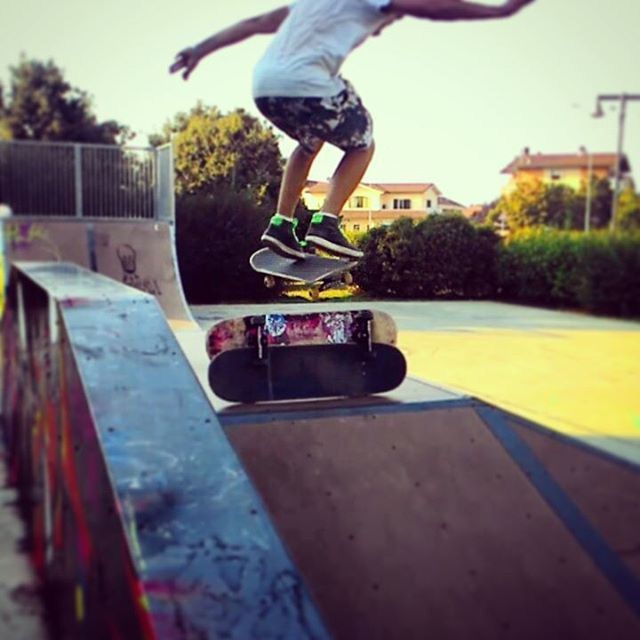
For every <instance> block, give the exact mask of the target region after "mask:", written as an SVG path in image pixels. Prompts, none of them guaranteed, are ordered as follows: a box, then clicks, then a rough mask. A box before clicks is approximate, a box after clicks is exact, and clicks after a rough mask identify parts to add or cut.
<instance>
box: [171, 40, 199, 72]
mask: <svg viewBox="0 0 640 640" xmlns="http://www.w3.org/2000/svg"><path fill="white" fill-rule="evenodd" d="M200 60H201V57H200V55H199V54H198V51H197V47H187V48H186V49H183V50H182V51H180V52H179V53H177V54H176V59H175V62H174V63H173V64H172V65H171V66H170V67H169V73H176V72H177V71H180V70H182V69H184V73H183V74H182V78H183V79H184V80H188V79H189V76H190V75H191V74H192V73H193V71H194V70H195V68H196V67H197V66H198V63H199V62H200Z"/></svg>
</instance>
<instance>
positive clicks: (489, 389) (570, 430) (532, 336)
mask: <svg viewBox="0 0 640 640" xmlns="http://www.w3.org/2000/svg"><path fill="white" fill-rule="evenodd" d="M339 308H345V309H347V308H349V309H351V308H374V309H379V310H382V311H385V312H387V313H390V314H391V315H392V316H393V317H394V318H395V320H396V322H397V324H398V328H399V332H400V333H399V346H400V348H401V349H402V351H403V352H404V353H405V355H406V357H407V361H408V365H409V374H410V375H411V376H414V377H417V378H420V379H422V380H425V381H427V382H429V383H433V384H435V385H438V386H442V387H444V388H446V389H449V390H451V391H453V392H457V393H460V394H462V395H470V396H474V397H477V398H480V399H482V400H484V401H486V402H489V403H491V404H494V405H496V406H498V407H500V408H502V409H505V410H507V411H509V412H512V413H514V414H517V415H519V416H521V417H524V418H527V419H530V420H532V421H535V422H537V423H540V424H543V425H545V426H547V427H550V428H552V429H554V430H556V431H559V432H561V433H564V434H566V435H569V436H571V437H575V438H578V439H580V440H583V441H585V442H588V443H589V444H591V445H594V446H597V447H599V448H601V449H603V450H606V451H608V452H609V453H613V454H614V455H617V456H620V457H623V458H625V459H626V460H629V461H631V462H634V463H636V464H640V393H638V391H639V390H640V323H639V322H632V321H622V320H615V319H609V318H600V317H594V316H588V315H586V314H579V313H572V312H565V311H552V310H547V309H539V308H535V307H526V306H519V305H508V304H501V303H494V302H413V301H412V302H375V303H371V302H366V303H360V304H355V303H352V302H349V303H315V304H314V303H295V304H284V305H282V306H281V307H278V305H277V303H276V304H273V303H272V304H269V305H212V306H198V307H192V311H193V313H194V315H195V317H196V320H197V321H198V322H199V324H200V325H201V327H202V328H203V329H207V328H208V327H209V326H211V325H212V324H213V323H214V322H215V321H216V320H220V319H223V318H230V317H235V316H243V315H250V314H252V313H269V312H273V311H274V309H278V310H282V311H286V312H288V313H296V312H297V313H304V312H307V311H323V310H327V309H332V310H336V309H339Z"/></svg>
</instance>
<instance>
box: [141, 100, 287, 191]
mask: <svg viewBox="0 0 640 640" xmlns="http://www.w3.org/2000/svg"><path fill="white" fill-rule="evenodd" d="M150 140H151V144H153V145H154V146H158V145H160V144H166V143H167V142H169V141H172V142H173V144H174V148H175V168H176V192H177V193H178V194H197V193H208V192H210V191H211V190H212V189H215V188H218V187H220V186H226V187H227V188H229V189H230V190H232V191H236V192H243V191H246V192H247V193H249V194H250V196H251V197H252V198H253V199H254V200H255V201H256V202H257V203H262V202H264V201H265V200H268V199H271V200H273V199H275V197H276V194H277V189H278V185H279V183H280V179H281V177H282V167H283V159H282V156H281V154H280V150H279V148H278V142H277V137H276V135H275V133H274V132H273V129H272V128H271V127H264V126H263V125H262V124H261V123H260V121H259V120H258V119H257V118H254V117H252V116H250V115H249V114H248V113H246V112H245V111H244V110H242V109H236V110H235V111H231V112H230V113H227V114H222V113H221V112H220V111H219V109H218V108H217V107H207V106H205V105H203V104H202V103H199V104H198V105H196V106H195V107H194V108H193V109H192V110H191V112H190V113H178V114H177V115H176V116H174V118H173V120H172V121H170V122H168V123H166V124H165V126H164V127H163V131H162V133H161V134H157V135H154V136H151V138H150Z"/></svg>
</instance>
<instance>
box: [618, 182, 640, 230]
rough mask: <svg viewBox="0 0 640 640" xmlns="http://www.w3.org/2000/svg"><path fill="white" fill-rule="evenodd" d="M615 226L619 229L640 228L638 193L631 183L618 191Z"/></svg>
mask: <svg viewBox="0 0 640 640" xmlns="http://www.w3.org/2000/svg"><path fill="white" fill-rule="evenodd" d="M616 227H617V228H618V229H620V230H621V231H632V230H635V229H640V194H637V193H636V192H635V189H634V188H633V187H632V186H631V185H628V186H627V187H626V188H625V189H623V191H622V192H621V193H620V197H619V200H618V212H617V217H616Z"/></svg>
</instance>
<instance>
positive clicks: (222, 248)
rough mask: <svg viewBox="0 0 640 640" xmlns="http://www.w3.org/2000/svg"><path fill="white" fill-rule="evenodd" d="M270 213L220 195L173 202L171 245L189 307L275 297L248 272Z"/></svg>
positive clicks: (230, 194) (227, 194)
mask: <svg viewBox="0 0 640 640" xmlns="http://www.w3.org/2000/svg"><path fill="white" fill-rule="evenodd" d="M271 213H272V209H270V208H267V207H259V206H257V205H256V204H255V203H254V202H253V201H252V200H251V198H250V197H249V196H248V195H246V194H242V193H234V192H231V191H227V190H222V189H221V190H218V191H214V192H212V193H211V194H198V195H184V196H181V197H179V198H178V200H177V202H176V244H177V251H178V260H179V263H180V274H181V277H182V282H183V286H184V290H185V295H186V297H187V300H188V301H189V303H190V304H212V303H216V302H223V301H224V302H226V301H233V300H236V301H237V300H264V299H267V298H269V297H271V296H273V295H274V294H275V293H277V292H274V291H273V290H272V291H269V290H268V289H266V288H265V287H264V285H263V277H262V276H261V275H260V274H257V273H255V272H254V271H253V270H252V269H251V267H250V266H249V256H250V255H251V254H252V253H253V252H254V251H256V250H257V249H258V248H259V246H260V236H261V235H262V232H263V231H264V229H265V227H266V225H267V223H268V220H269V217H270V215H271Z"/></svg>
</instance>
